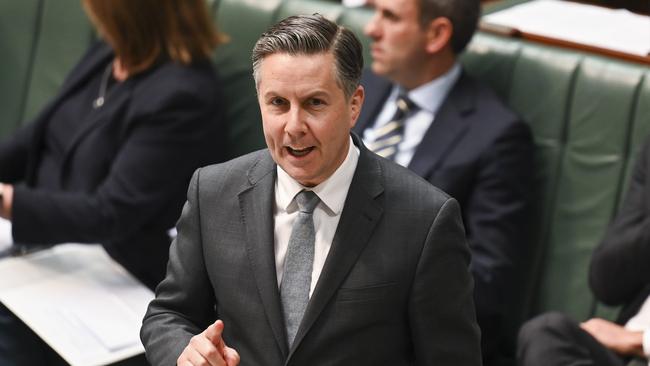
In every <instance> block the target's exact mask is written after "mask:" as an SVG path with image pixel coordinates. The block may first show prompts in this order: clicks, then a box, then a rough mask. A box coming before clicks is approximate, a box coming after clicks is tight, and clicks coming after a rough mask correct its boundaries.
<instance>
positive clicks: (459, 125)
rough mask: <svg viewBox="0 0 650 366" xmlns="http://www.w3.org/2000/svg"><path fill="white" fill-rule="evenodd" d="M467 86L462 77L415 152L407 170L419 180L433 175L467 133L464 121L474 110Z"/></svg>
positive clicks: (471, 93) (450, 92)
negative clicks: (417, 176) (413, 173)
mask: <svg viewBox="0 0 650 366" xmlns="http://www.w3.org/2000/svg"><path fill="white" fill-rule="evenodd" d="M469 83H470V82H469V80H468V79H467V76H466V75H465V73H462V74H461V76H460V78H459V79H458V81H457V82H456V84H455V85H454V87H453V88H452V89H451V90H450V91H449V95H447V98H446V99H445V101H444V102H443V103H442V105H441V106H440V109H439V110H438V113H437V114H436V116H435V118H434V121H433V123H431V126H430V127H429V129H428V130H427V132H426V133H425V134H424V137H423V138H422V141H421V142H420V144H419V145H418V147H417V148H416V150H415V154H414V155H413V158H412V159H411V162H410V163H409V166H408V167H409V169H410V170H412V171H413V172H415V173H416V174H418V175H419V176H421V177H427V176H428V175H429V174H431V172H433V171H435V170H436V169H437V168H438V167H439V166H440V164H441V163H442V161H444V159H443V158H444V157H445V156H446V155H447V154H448V153H449V151H451V150H452V148H453V147H454V146H455V145H456V143H457V142H458V141H459V140H460V139H461V137H462V136H463V135H464V134H465V133H466V132H467V130H468V128H469V124H468V123H467V120H466V118H465V117H466V116H467V115H468V114H470V113H472V112H473V111H474V110H475V101H476V97H475V92H474V91H473V90H472V88H471V87H470V85H469Z"/></svg>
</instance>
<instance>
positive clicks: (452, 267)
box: [141, 15, 481, 366]
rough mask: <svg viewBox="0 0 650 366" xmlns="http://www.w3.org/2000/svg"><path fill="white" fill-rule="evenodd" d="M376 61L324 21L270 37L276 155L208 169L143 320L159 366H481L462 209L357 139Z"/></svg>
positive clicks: (268, 77) (267, 103)
mask: <svg viewBox="0 0 650 366" xmlns="http://www.w3.org/2000/svg"><path fill="white" fill-rule="evenodd" d="M362 67H363V58H362V51H361V45H360V43H359V41H358V39H357V38H356V37H355V36H354V34H353V33H352V32H350V31H349V30H347V29H345V28H343V27H339V26H337V25H336V24H335V23H332V22H330V21H328V20H326V19H325V18H323V17H322V16H320V15H313V16H297V17H290V18H287V19H285V20H283V21H281V22H280V23H278V24H277V25H275V26H273V27H272V28H271V29H269V30H268V31H267V32H266V33H264V34H263V35H262V37H261V38H260V39H259V40H258V42H257V44H256V45H255V48H254V50H253V70H254V76H255V82H256V86H257V92H258V99H259V104H260V108H261V112H262V117H263V118H262V119H263V127H264V134H265V138H266V142H267V145H268V149H265V150H262V151H258V152H254V153H251V154H249V155H246V156H243V157H240V158H237V159H235V160H232V161H230V162H227V163H225V164H220V165H215V166H210V167H206V168H203V169H200V170H198V171H197V172H196V173H195V174H194V177H193V179H192V182H191V183H190V187H189V190H188V195H187V196H188V201H187V203H186V204H185V207H184V209H183V213H182V215H181V218H180V220H179V222H178V226H177V229H178V237H177V238H176V240H175V242H174V243H173V244H172V247H171V250H170V261H169V265H168V272H167V277H166V278H165V280H164V281H163V282H162V283H161V284H160V285H159V287H158V289H157V291H156V299H154V300H153V301H152V302H151V304H150V306H149V309H148V311H147V314H146V316H145V319H144V323H143V326H142V332H141V335H142V341H143V343H144V345H145V348H146V353H147V358H148V359H149V361H150V362H151V363H152V364H153V365H170V364H174V363H177V364H178V365H228V366H232V365H237V364H239V362H241V364H242V365H264V366H269V365H271V366H273V365H310V366H314V365H379V364H385V365H454V366H456V365H458V366H472V365H480V362H481V357H480V341H479V330H478V327H477V325H476V319H475V314H474V306H473V300H472V286H473V283H472V278H471V275H470V273H469V270H468V266H469V260H470V257H469V251H468V247H467V244H466V241H465V236H464V232H463V225H462V221H461V216H460V212H459V207H458V204H457V203H456V201H455V200H453V199H451V198H450V197H449V196H447V195H446V194H444V193H443V192H442V191H440V190H438V189H436V188H434V187H433V186H431V185H430V184H429V183H427V182H426V181H424V180H423V179H421V178H419V177H417V176H416V175H415V174H413V173H411V172H410V171H408V170H407V169H405V168H402V167H400V166H398V165H397V164H394V163H392V162H390V161H388V160H386V159H383V158H380V157H378V156H377V155H375V154H373V153H371V152H369V151H368V150H367V149H366V148H365V147H364V146H363V143H362V142H361V140H360V139H359V138H358V137H357V136H356V135H354V134H351V133H350V131H351V128H352V127H353V126H354V124H355V122H356V120H357V118H358V116H359V113H360V110H361V105H362V103H363V99H364V90H363V87H361V86H360V85H359V80H360V77H361V70H362ZM216 319H219V320H216ZM215 320H216V321H215Z"/></svg>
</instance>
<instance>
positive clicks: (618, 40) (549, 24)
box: [481, 0, 650, 56]
mask: <svg viewBox="0 0 650 366" xmlns="http://www.w3.org/2000/svg"><path fill="white" fill-rule="evenodd" d="M481 22H482V23H486V24H487V25H496V26H499V27H506V28H512V29H516V30H519V31H521V32H525V33H529V34H536V35H540V36H544V37H549V38H555V39H559V40H564V41H569V42H573V43H578V44H583V45H587V46H592V47H599V48H604V49H609V50H613V51H618V52H623V53H628V54H632V55H637V56H648V55H650V17H649V16H645V15H639V14H634V13H631V12H629V11H627V10H623V9H609V8H604V7H600V6H594V5H587V4H580V3H575V2H571V1H562V0H534V1H529V2H525V3H523V4H519V5H515V6H512V7H510V8H507V9H504V10H501V11H497V12H494V13H492V14H488V15H486V16H484V17H483V18H482V19H481Z"/></svg>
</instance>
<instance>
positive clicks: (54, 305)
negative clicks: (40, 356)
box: [0, 244, 154, 366]
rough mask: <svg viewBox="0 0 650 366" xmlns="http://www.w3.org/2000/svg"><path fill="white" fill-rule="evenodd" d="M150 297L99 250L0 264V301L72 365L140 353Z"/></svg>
mask: <svg viewBox="0 0 650 366" xmlns="http://www.w3.org/2000/svg"><path fill="white" fill-rule="evenodd" d="M153 296H154V295H153V293H152V292H151V291H150V290H149V289H148V288H146V287H145V286H143V285H142V284H140V283H139V282H138V281H137V280H135V279H134V278H133V277H132V276H131V275H130V274H129V273H127V272H126V271H125V270H124V269H123V268H122V267H121V266H119V265H118V264H117V263H115V262H114V261H113V260H112V259H111V258H110V257H109V256H108V255H107V254H106V252H105V251H104V250H103V248H102V247H101V246H100V245H83V244H63V245H58V246H55V247H52V248H50V249H47V250H44V251H40V252H37V253H32V254H30V255H28V256H24V257H14V258H5V259H2V260H0V301H1V302H2V303H3V304H4V305H5V306H7V307H8V308H9V309H10V310H11V311H12V312H14V314H16V315H17V316H18V317H19V318H21V319H22V320H23V322H25V323H26V324H27V325H28V326H29V327H30V328H32V329H33V330H34V332H36V334H38V335H39V336H40V337H41V338H42V339H43V340H44V341H45V342H47V343H48V344H49V345H50V346H51V347H52V348H53V349H54V350H55V351H57V352H58V353H59V354H60V355H61V356H62V357H63V358H64V359H65V360H66V361H67V362H68V363H70V364H71V365H73V366H75V365H79V366H81V365H84V366H93V365H106V364H109V363H113V362H116V361H119V360H122V359H125V358H128V357H131V356H134V355H137V354H140V353H142V352H143V351H144V349H143V347H142V344H141V343H140V339H139V329H140V325H141V322H142V318H143V316H144V313H145V311H146V308H147V305H148V303H149V301H151V299H152V298H153Z"/></svg>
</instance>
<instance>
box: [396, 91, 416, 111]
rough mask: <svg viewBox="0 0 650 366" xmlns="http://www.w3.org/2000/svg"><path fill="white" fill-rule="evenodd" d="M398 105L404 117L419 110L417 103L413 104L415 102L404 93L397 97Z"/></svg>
mask: <svg viewBox="0 0 650 366" xmlns="http://www.w3.org/2000/svg"><path fill="white" fill-rule="evenodd" d="M396 103H397V109H398V110H399V111H400V112H402V113H403V114H404V115H406V114H408V113H409V112H411V111H413V110H415V109H417V105H416V104H415V103H413V101H412V100H411V99H409V97H408V96H407V95H406V94H404V93H400V94H399V95H398V96H397V101H396Z"/></svg>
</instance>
